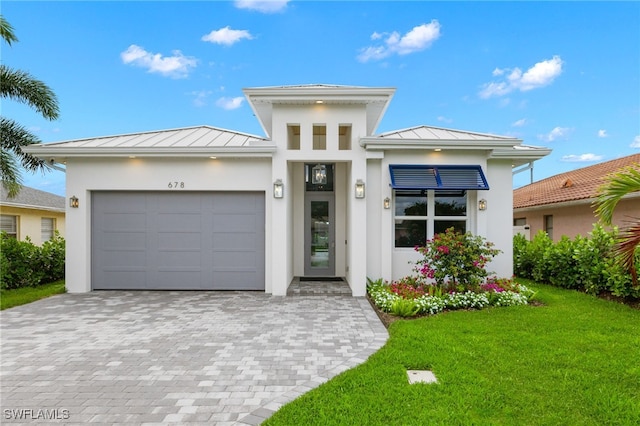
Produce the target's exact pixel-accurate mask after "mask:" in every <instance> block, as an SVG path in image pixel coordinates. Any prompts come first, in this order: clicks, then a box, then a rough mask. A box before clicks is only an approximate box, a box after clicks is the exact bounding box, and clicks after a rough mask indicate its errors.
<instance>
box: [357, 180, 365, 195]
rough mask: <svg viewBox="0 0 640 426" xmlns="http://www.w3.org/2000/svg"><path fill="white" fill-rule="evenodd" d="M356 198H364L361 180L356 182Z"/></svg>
mask: <svg viewBox="0 0 640 426" xmlns="http://www.w3.org/2000/svg"><path fill="white" fill-rule="evenodd" d="M356 198H364V182H363V181H362V179H358V180H357V181H356Z"/></svg>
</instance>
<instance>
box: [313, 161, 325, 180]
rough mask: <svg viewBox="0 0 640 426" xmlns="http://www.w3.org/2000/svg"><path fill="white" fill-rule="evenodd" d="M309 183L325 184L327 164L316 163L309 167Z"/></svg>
mask: <svg viewBox="0 0 640 426" xmlns="http://www.w3.org/2000/svg"><path fill="white" fill-rule="evenodd" d="M311 183H312V184H314V185H325V184H326V183H327V166H325V165H324V164H316V165H315V166H313V168H312V169H311Z"/></svg>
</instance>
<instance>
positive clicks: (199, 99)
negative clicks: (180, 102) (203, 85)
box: [189, 90, 213, 107]
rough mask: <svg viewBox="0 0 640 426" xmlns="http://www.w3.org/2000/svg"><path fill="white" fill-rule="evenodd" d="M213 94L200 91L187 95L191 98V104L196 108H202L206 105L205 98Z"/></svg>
mask: <svg viewBox="0 0 640 426" xmlns="http://www.w3.org/2000/svg"><path fill="white" fill-rule="evenodd" d="M212 93H213V92H212V91H210V90H200V91H194V92H191V93H189V94H190V95H191V96H193V104H194V105H195V106H197V107H203V106H206V105H207V98H208V97H209V96H210V95H211V94H212Z"/></svg>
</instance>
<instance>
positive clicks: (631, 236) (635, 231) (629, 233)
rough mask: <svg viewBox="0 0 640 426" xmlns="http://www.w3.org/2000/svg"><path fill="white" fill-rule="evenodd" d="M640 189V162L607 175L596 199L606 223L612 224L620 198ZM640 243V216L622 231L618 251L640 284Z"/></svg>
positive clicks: (600, 215) (621, 259) (617, 243)
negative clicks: (639, 255)
mask: <svg viewBox="0 0 640 426" xmlns="http://www.w3.org/2000/svg"><path fill="white" fill-rule="evenodd" d="M636 191H640V164H634V165H631V166H628V167H625V168H623V169H621V170H619V171H617V172H615V173H612V174H610V175H608V176H607V177H606V178H605V183H604V184H603V185H601V186H600V187H599V188H598V192H597V198H596V201H595V203H594V204H595V207H596V214H597V215H598V216H599V217H600V220H601V221H602V222H604V223H605V224H606V225H611V223H612V221H613V213H614V211H615V208H616V205H617V204H618V202H619V201H620V200H621V199H622V198H623V197H625V196H626V195H628V194H631V193H632V192H636ZM639 245H640V217H635V218H631V220H630V225H629V226H627V227H626V228H625V229H622V230H621V231H620V234H619V235H618V238H617V240H616V245H615V248H614V251H615V253H616V258H617V260H618V261H619V262H620V264H621V265H622V266H624V267H625V268H626V269H627V270H628V271H629V272H630V273H631V277H632V279H633V284H634V286H637V285H638V274H637V271H636V267H635V258H636V249H637V248H638V246H639Z"/></svg>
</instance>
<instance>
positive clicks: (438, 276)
mask: <svg viewBox="0 0 640 426" xmlns="http://www.w3.org/2000/svg"><path fill="white" fill-rule="evenodd" d="M416 251H417V252H418V253H420V254H421V255H422V256H423V257H422V259H420V260H419V261H418V262H417V264H416V268H415V270H416V272H418V273H419V274H420V275H421V276H423V277H424V278H425V279H432V280H435V282H436V283H437V285H438V286H440V287H451V289H452V290H458V291H461V290H474V289H475V288H476V287H477V286H478V285H479V284H480V283H482V281H483V280H484V279H485V278H486V277H487V276H488V275H489V272H488V271H487V270H486V269H485V266H486V265H487V263H488V262H490V261H491V259H492V258H493V257H494V256H496V255H497V254H499V253H500V250H498V249H495V248H494V244H493V243H491V242H488V241H486V240H485V239H484V238H483V237H481V236H479V235H472V234H471V233H470V232H467V233H464V234H462V233H459V232H456V231H455V229H454V228H449V229H447V230H446V231H445V232H443V233H440V234H436V235H435V236H434V237H433V238H432V239H430V240H427V242H426V244H425V246H424V247H416Z"/></svg>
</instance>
